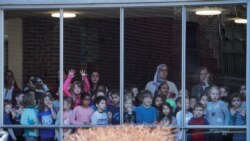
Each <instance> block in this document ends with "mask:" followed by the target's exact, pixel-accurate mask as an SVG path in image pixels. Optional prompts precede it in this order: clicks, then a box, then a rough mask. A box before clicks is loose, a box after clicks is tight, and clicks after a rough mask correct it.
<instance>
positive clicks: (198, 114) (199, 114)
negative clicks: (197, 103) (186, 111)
mask: <svg viewBox="0 0 250 141" xmlns="http://www.w3.org/2000/svg"><path fill="white" fill-rule="evenodd" d="M193 112H194V116H195V117H196V118H201V117H202V115H203V113H204V111H203V108H202V107H196V108H195V109H194V110H193Z"/></svg>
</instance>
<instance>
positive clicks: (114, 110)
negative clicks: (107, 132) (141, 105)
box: [108, 90, 120, 125]
mask: <svg viewBox="0 0 250 141" xmlns="http://www.w3.org/2000/svg"><path fill="white" fill-rule="evenodd" d="M111 97H112V104H113V105H108V111H109V112H111V114H112V121H111V123H112V124H114V125H117V124H120V93H119V92H118V91H117V90H113V91H111Z"/></svg>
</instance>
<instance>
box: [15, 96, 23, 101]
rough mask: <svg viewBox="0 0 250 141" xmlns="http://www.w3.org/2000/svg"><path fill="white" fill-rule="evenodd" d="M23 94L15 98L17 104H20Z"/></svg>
mask: <svg viewBox="0 0 250 141" xmlns="http://www.w3.org/2000/svg"><path fill="white" fill-rule="evenodd" d="M23 97H24V94H20V95H19V96H17V97H16V101H17V102H22V101H23Z"/></svg>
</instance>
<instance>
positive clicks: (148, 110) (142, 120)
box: [135, 90, 157, 124]
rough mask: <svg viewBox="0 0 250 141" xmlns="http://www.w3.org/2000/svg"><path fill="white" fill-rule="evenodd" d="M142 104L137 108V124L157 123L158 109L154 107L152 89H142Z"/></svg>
mask: <svg viewBox="0 0 250 141" xmlns="http://www.w3.org/2000/svg"><path fill="white" fill-rule="evenodd" d="M141 95H142V101H143V103H142V105H140V106H138V107H136V108H135V115H136V123H137V124H155V123H156V116H157V115H156V109H155V108H154V107H152V101H153V94H152V93H151V92H150V91H147V90H143V91H141Z"/></svg>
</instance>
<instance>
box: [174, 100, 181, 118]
mask: <svg viewBox="0 0 250 141" xmlns="http://www.w3.org/2000/svg"><path fill="white" fill-rule="evenodd" d="M175 103H176V108H175V109H174V115H176V114H177V113H178V112H179V111H181V107H182V105H181V97H178V98H177V99H176V101H175Z"/></svg>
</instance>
